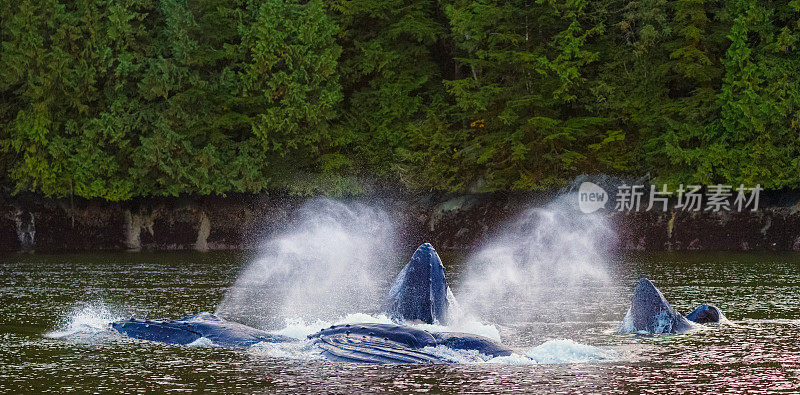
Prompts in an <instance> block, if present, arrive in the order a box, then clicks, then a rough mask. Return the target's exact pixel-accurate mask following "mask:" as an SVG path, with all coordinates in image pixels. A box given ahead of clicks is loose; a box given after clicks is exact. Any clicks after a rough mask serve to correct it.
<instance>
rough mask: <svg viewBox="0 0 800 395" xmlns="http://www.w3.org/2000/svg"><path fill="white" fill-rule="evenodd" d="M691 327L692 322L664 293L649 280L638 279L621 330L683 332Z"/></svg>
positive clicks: (658, 332) (631, 331)
mask: <svg viewBox="0 0 800 395" xmlns="http://www.w3.org/2000/svg"><path fill="white" fill-rule="evenodd" d="M692 327H693V326H692V323H691V322H689V321H688V320H687V319H686V318H685V317H684V316H683V315H681V314H680V313H678V312H677V311H676V310H675V309H674V308H673V307H672V306H671V305H670V304H669V302H667V299H666V298H665V297H664V294H662V293H661V291H660V290H659V289H658V288H656V286H655V285H653V283H652V282H651V281H650V280H648V279H646V278H643V279H641V280H639V283H638V284H636V289H635V290H634V291H633V296H632V297H631V308H630V310H629V311H628V315H627V316H626V317H625V321H624V324H623V328H622V329H623V332H628V333H653V334H660V333H685V332H688V331H690V330H691V329H692Z"/></svg>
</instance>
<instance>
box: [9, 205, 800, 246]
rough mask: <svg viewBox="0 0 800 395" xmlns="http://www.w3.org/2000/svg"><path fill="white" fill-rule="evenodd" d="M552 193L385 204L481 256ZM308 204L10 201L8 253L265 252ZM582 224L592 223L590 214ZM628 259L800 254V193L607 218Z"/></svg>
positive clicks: (403, 237)
mask: <svg viewBox="0 0 800 395" xmlns="http://www.w3.org/2000/svg"><path fill="white" fill-rule="evenodd" d="M552 197H553V194H547V193H533V192H526V193H522V192H520V193H508V192H506V193H490V194H464V195H454V194H428V195H375V196H369V197H360V198H354V199H352V200H355V201H360V202H363V203H365V204H369V205H371V206H374V207H380V208H381V209H383V210H385V211H386V212H387V213H388V214H389V215H390V217H391V218H392V220H393V221H394V222H395V224H396V225H397V229H398V232H399V237H400V242H401V243H402V244H404V245H415V244H419V243H421V242H424V241H429V242H431V243H433V244H434V245H436V246H437V248H439V249H472V248H475V247H476V246H479V245H481V243H483V242H484V241H485V240H487V238H490V237H491V235H492V233H493V232H494V231H495V230H496V229H498V228H500V227H502V226H503V224H505V223H507V222H508V221H510V220H512V219H513V218H515V217H516V216H517V215H519V214H520V213H521V212H523V211H525V210H528V209H532V208H536V207H542V206H544V205H546V204H547V202H549V201H550V200H551V199H552ZM306 200H307V198H299V197H296V196H288V195H284V196H281V195H275V194H271V195H266V194H264V195H233V196H228V197H210V196H206V197H178V198H150V199H136V200H132V201H127V202H107V201H103V200H79V199H76V200H72V201H70V200H69V199H50V198H45V197H42V196H38V195H32V194H20V195H16V196H9V195H7V196H5V197H2V198H0V213H2V216H0V251H4V252H11V251H37V252H49V251H86V250H133V251H136V250H191V249H194V250H200V251H207V250H227V249H252V248H258V246H259V243H260V242H261V241H262V240H264V238H265V237H266V236H268V235H270V234H272V233H274V232H276V231H279V230H280V229H282V228H283V227H284V225H285V224H287V223H288V222H289V221H290V220H291V218H292V216H293V213H294V212H295V211H296V210H297V208H299V207H300V206H302V204H303V203H304V202H305V201H306ZM575 215H582V214H581V213H580V212H577V211H576V213H575ZM603 215H605V216H608V219H609V223H610V224H611V226H613V227H614V228H615V231H616V234H617V237H618V240H617V242H616V243H615V244H616V245H617V246H618V247H619V248H620V249H621V250H624V251H664V250H675V251H683V250H695V251H750V250H768V251H800V193H798V192H795V191H783V192H765V193H763V195H762V202H761V205H760V208H759V210H758V211H756V212H749V211H748V212H741V213H740V212H725V211H721V212H716V213H710V212H684V211H677V210H674V209H671V210H669V211H667V212H661V211H658V212H655V211H650V212H606V213H605V214H603Z"/></svg>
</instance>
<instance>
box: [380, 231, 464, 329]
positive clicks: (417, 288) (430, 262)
mask: <svg viewBox="0 0 800 395" xmlns="http://www.w3.org/2000/svg"><path fill="white" fill-rule="evenodd" d="M447 294H448V288H447V279H446V276H445V272H444V265H443V264H442V260H441V259H440V258H439V254H437V253H436V250H435V249H434V248H433V246H432V245H430V244H429V243H425V244H423V245H421V246H419V248H417V250H416V251H415V252H414V255H412V256H411V261H409V262H408V263H407V264H406V266H405V267H404V268H403V270H402V271H401V272H400V274H398V275H397V277H396V278H395V280H394V283H393V284H392V288H391V289H390V290H389V295H388V296H387V298H386V303H385V306H384V308H385V311H386V313H387V314H389V315H390V316H391V317H392V318H396V319H400V320H404V321H408V322H412V321H421V322H424V323H426V324H434V323H439V324H444V323H445V322H446V321H447V314H448V310H449V308H450V304H449V302H448V300H447Z"/></svg>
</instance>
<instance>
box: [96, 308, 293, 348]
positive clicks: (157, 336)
mask: <svg viewBox="0 0 800 395" xmlns="http://www.w3.org/2000/svg"><path fill="white" fill-rule="evenodd" d="M111 327H112V328H114V329H116V330H117V332H119V333H121V334H123V335H126V336H128V337H132V338H135V339H142V340H153V341H159V342H162V343H171V344H191V343H193V342H195V341H197V340H199V339H200V338H206V339H208V340H211V341H212V342H213V343H214V344H217V345H220V346H223V347H247V346H250V345H253V344H256V343H260V342H269V343H282V342H288V341H293V340H294V339H292V338H290V337H285V336H280V335H274V334H270V333H268V332H265V331H262V330H259V329H256V328H251V327H249V326H247V325H242V324H239V323H236V322H231V321H226V320H223V319H222V318H219V317H217V316H215V315H214V314H211V313H206V312H203V313H200V314H195V315H193V316H189V317H185V318H181V319H179V320H149V319H136V318H129V319H127V320H122V321H116V322H112V323H111Z"/></svg>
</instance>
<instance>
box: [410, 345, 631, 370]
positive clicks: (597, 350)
mask: <svg viewBox="0 0 800 395" xmlns="http://www.w3.org/2000/svg"><path fill="white" fill-rule="evenodd" d="M423 351H425V352H427V353H429V354H432V355H435V356H437V357H439V358H441V359H443V360H445V361H448V362H453V363H496V364H504V365H535V364H561V363H594V362H609V361H615V360H618V359H619V353H618V352H616V351H614V350H611V349H606V348H601V347H595V346H590V345H586V344H581V343H578V342H575V341H573V340H569V339H558V340H548V341H547V342H545V343H544V344H541V345H539V346H536V347H534V348H531V349H530V350H528V351H527V352H525V353H524V354H520V353H514V354H511V355H508V356H502V357H494V358H492V357H491V356H488V355H484V354H481V353H479V352H477V351H475V350H454V349H452V348H448V347H445V346H437V347H425V348H424V349H423Z"/></svg>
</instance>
